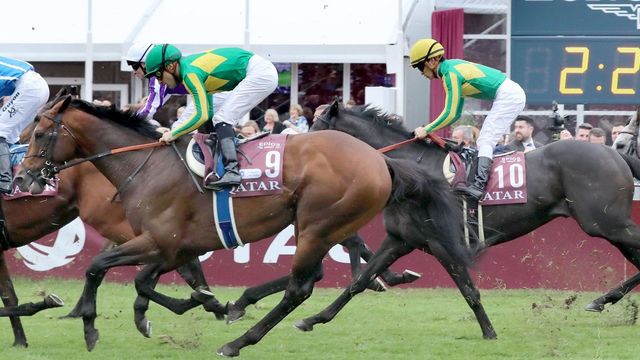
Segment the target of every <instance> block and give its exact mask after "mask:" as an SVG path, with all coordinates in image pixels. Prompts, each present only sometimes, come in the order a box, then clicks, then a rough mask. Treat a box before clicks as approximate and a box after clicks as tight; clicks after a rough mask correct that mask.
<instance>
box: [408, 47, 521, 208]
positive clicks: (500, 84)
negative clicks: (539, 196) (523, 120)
mask: <svg viewBox="0 0 640 360" xmlns="http://www.w3.org/2000/svg"><path fill="white" fill-rule="evenodd" d="M409 57H410V63H411V66H412V67H413V68H415V69H418V70H419V71H420V72H421V73H422V75H424V76H425V77H427V78H428V79H430V80H433V79H435V78H440V79H442V85H443V86H444V90H445V93H446V100H445V108H444V109H443V110H442V113H441V114H440V115H438V117H437V118H436V119H435V120H434V121H432V122H431V123H429V124H428V125H426V126H424V127H422V126H421V127H418V128H416V129H415V131H414V132H415V136H416V137H417V138H419V139H424V138H425V137H426V136H427V134H428V133H431V132H434V131H436V130H438V129H441V128H443V127H445V126H447V125H451V124H452V123H453V122H455V121H456V120H458V118H459V117H460V113H461V112H462V106H463V104H464V98H463V97H464V96H469V97H474V98H479V99H489V100H493V106H492V107H491V111H490V112H489V114H488V115H487V117H486V118H485V120H484V123H483V125H482V128H481V129H480V136H479V137H478V141H477V146H478V169H477V172H476V175H475V178H474V181H473V184H471V185H470V186H468V187H465V188H460V189H455V191H457V192H459V193H461V194H463V195H465V196H468V197H470V198H473V199H475V200H480V199H481V198H482V195H483V193H484V188H485V186H486V185H487V180H488V179H489V171H490V169H491V162H492V159H493V150H494V148H495V146H496V144H497V143H498V141H499V140H500V138H501V137H502V135H503V134H506V133H508V132H509V128H510V127H511V123H513V121H514V120H515V118H516V116H518V114H519V113H520V112H521V111H522V110H523V109H524V105H525V101H526V96H525V93H524V91H523V90H522V88H521V87H520V85H518V84H517V83H515V82H513V81H512V80H510V79H508V78H507V76H506V75H505V74H504V73H502V72H501V71H499V70H496V69H493V68H490V67H488V66H484V65H480V64H474V63H472V62H469V61H465V60H459V59H445V57H444V47H443V46H442V44H440V43H439V42H438V41H436V40H433V39H420V40H418V41H417V42H416V43H415V44H414V45H413V46H412V47H411V51H410V56H409Z"/></svg>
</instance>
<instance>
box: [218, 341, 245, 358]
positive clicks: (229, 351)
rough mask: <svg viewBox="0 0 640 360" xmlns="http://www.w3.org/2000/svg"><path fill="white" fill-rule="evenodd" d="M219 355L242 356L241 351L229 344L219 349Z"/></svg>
mask: <svg viewBox="0 0 640 360" xmlns="http://www.w3.org/2000/svg"><path fill="white" fill-rule="evenodd" d="M218 355H220V356H224V357H235V356H238V355H240V350H238V349H236V348H233V347H231V346H229V344H225V345H224V346H223V347H221V348H220V349H218Z"/></svg>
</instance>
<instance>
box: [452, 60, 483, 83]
mask: <svg viewBox="0 0 640 360" xmlns="http://www.w3.org/2000/svg"><path fill="white" fill-rule="evenodd" d="M453 68H454V69H456V70H458V72H459V73H460V74H461V75H462V77H463V78H464V79H465V80H471V79H475V78H479V77H485V76H486V75H485V73H483V72H482V70H480V69H478V67H477V66H475V65H474V64H458V65H456V66H454V67H453Z"/></svg>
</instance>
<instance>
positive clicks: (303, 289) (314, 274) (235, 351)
mask: <svg viewBox="0 0 640 360" xmlns="http://www.w3.org/2000/svg"><path fill="white" fill-rule="evenodd" d="M292 274H294V275H292V276H291V281H290V282H289V285H288V286H287V289H286V291H285V293H284V297H283V298H282V300H281V301H280V303H278V305H276V306H275V307H274V308H273V309H272V310H271V311H270V312H269V313H268V314H267V315H266V316H265V317H264V318H262V320H260V321H259V322H258V323H257V324H255V325H254V326H253V327H252V328H251V329H249V330H248V331H247V332H246V333H244V334H243V335H242V336H240V337H239V338H237V339H235V340H233V341H231V342H229V343H226V344H225V345H223V346H222V347H221V348H219V349H218V355H222V356H238V355H240V349H242V348H244V347H245V346H248V345H254V344H257V343H258V342H259V341H260V340H261V339H262V338H263V337H264V336H265V335H266V334H267V333H268V332H269V331H270V330H271V329H273V328H274V327H275V326H276V325H277V324H278V323H279V322H280V321H282V319H284V318H285V317H286V316H287V315H289V314H290V313H291V312H292V311H293V310H295V309H296V308H297V307H298V306H299V305H300V304H302V302H304V301H305V300H306V299H307V298H309V296H311V293H312V291H313V286H314V284H315V282H316V281H317V280H319V279H321V278H322V262H321V259H320V261H317V262H316V265H315V266H314V268H313V270H311V271H307V272H302V273H301V272H300V271H295V270H294V272H292Z"/></svg>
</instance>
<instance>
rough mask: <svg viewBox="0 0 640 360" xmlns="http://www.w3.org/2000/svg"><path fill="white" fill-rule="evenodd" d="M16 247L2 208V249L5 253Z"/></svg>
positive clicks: (0, 244) (0, 218)
mask: <svg viewBox="0 0 640 360" xmlns="http://www.w3.org/2000/svg"><path fill="white" fill-rule="evenodd" d="M15 247H16V244H15V243H14V242H13V241H11V236H10V235H9V229H7V222H6V220H5V219H4V213H3V212H2V206H0V249H2V250H3V251H5V250H9V249H13V248H15Z"/></svg>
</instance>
